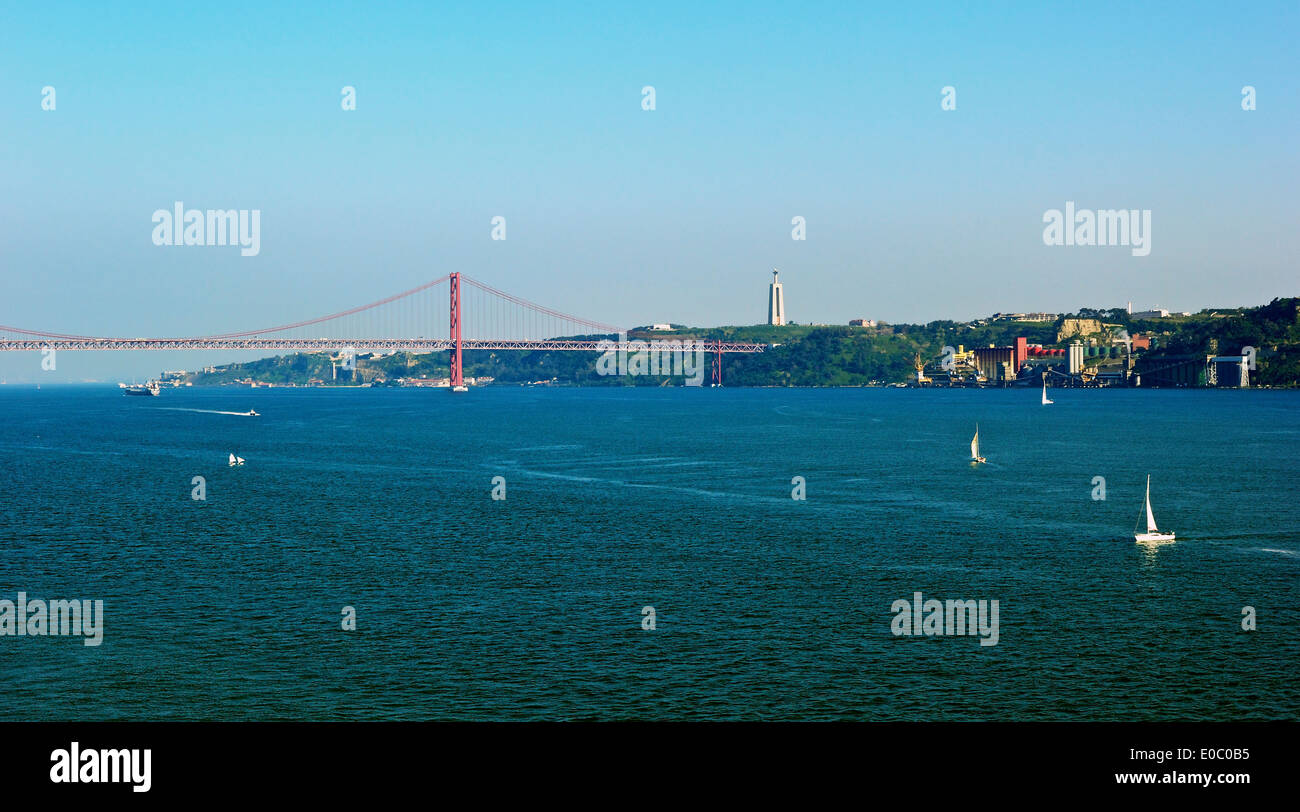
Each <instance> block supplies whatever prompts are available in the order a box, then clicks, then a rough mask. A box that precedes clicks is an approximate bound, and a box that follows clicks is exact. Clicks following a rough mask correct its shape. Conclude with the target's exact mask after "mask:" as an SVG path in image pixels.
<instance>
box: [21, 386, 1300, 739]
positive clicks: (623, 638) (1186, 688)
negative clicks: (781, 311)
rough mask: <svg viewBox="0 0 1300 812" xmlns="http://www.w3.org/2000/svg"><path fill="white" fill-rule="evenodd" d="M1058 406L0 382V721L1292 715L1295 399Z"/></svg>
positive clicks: (1299, 572)
mask: <svg viewBox="0 0 1300 812" xmlns="http://www.w3.org/2000/svg"><path fill="white" fill-rule="evenodd" d="M1053 397H1054V399H1055V400H1056V403H1055V405H1052V406H1048V407H1042V406H1040V405H1039V403H1038V399H1039V394H1038V392H1037V390H1033V391H960V390H958V391H903V390H878V389H876V390H872V389H845V390H742V389H721V390H717V389H707V388H705V389H636V390H623V389H619V390H614V389H544V388H535V389H519V388H505V387H502V388H487V389H482V390H474V391H472V392H470V393H468V394H465V395H460V396H453V395H452V394H451V393H449V392H447V391H445V390H439V391H414V390H391V391H384V390H337V391H321V390H315V391H312V390H298V391H294V390H284V389H276V390H261V391H249V390H244V389H240V390H235V389H220V390H190V391H165V392H164V393H163V395H162V396H161V397H159V398H126V397H122V396H121V394H120V393H119V392H118V390H117V389H115V388H112V389H110V388H106V387H65V388H58V387H45V388H43V389H41V390H36V389H34V388H31V387H21V388H20V387H15V386H13V385H9V386H5V387H0V409H2V410H3V415H4V418H3V420H2V421H0V545H2V546H0V550H2V555H3V557H2V559H0V561H2V563H0V598H3V599H9V600H16V598H17V593H18V592H20V591H23V592H26V593H27V595H28V596H29V597H31V598H44V599H57V598H91V599H95V598H98V599H102V600H103V601H104V603H105V614H106V620H105V636H104V642H103V644H102V645H101V646H99V647H87V646H83V645H82V644H81V642H79V641H78V640H77V639H73V638H66V637H10V636H4V637H0V669H3V673H4V675H5V682H4V688H3V689H0V718H3V719H170V718H198V719H363V718H383V719H696V718H717V719H867V720H871V719H891V720H892V719H1296V718H1298V717H1300V683H1297V682H1296V681H1295V679H1294V671H1295V668H1296V665H1297V663H1300V499H1297V496H1300V473H1298V466H1297V460H1300V393H1294V392H1259V391H1255V392H1227V391H1224V392H1215V391H1199V392H1193V391H1141V392H1133V391H1069V390H1061V391H1059V392H1057V393H1055V394H1054V395H1053ZM249 409H256V410H257V411H258V412H260V413H261V414H262V416H261V417H243V416H239V415H234V414H222V413H221V412H246V411H248V410H249ZM977 421H978V423H979V426H980V434H981V438H982V441H983V453H985V454H986V455H987V457H988V458H989V463H988V464H987V465H985V466H980V467H978V468H975V467H972V466H971V465H970V464H969V463H968V462H967V459H966V458H967V456H968V453H969V443H970V437H971V434H972V432H973V429H974V426H975V423H976V422H977ZM232 452H233V453H236V454H238V455H240V456H242V457H245V458H246V459H247V461H248V462H247V464H246V465H245V466H244V467H242V468H230V467H228V466H227V465H226V460H227V455H228V454H230V453H232ZM1148 473H1150V474H1151V475H1152V498H1153V502H1154V505H1155V512H1156V516H1157V518H1158V519H1159V521H1160V524H1161V526H1162V527H1163V528H1172V529H1173V530H1175V531H1176V532H1177V533H1178V538H1179V541H1178V542H1177V543H1175V544H1172V545H1166V546H1164V547H1161V548H1158V549H1144V548H1143V547H1140V546H1138V545H1136V544H1134V543H1133V540H1132V535H1131V534H1132V530H1133V526H1134V523H1135V521H1136V520H1137V518H1138V515H1139V511H1140V510H1141V505H1142V491H1143V487H1144V485H1145V481H1146V475H1147V474H1148ZM195 476H202V477H205V478H206V481H207V500H206V501H204V502H198V501H194V500H192V499H191V498H190V497H191V489H192V488H193V485H192V484H191V481H192V479H193V477H195ZM496 476H501V477H504V478H505V480H506V489H507V490H506V493H507V498H506V499H505V500H504V501H493V500H492V499H491V496H490V494H491V489H492V479H493V477H496ZM795 476H802V477H804V478H805V479H806V482H807V500H806V501H802V502H800V501H795V500H792V499H791V498H790V493H791V489H792V485H791V479H792V477H795ZM1098 476H1101V477H1104V478H1105V484H1106V499H1105V500H1104V501H1102V500H1094V499H1093V494H1094V484H1093V480H1094V477H1098ZM916 591H920V592H923V593H924V595H925V596H926V597H927V598H928V597H934V598H940V599H948V598H953V599H972V600H979V599H997V600H998V601H999V606H1000V614H999V618H1000V638H999V641H998V644H997V645H996V646H980V645H979V640H978V638H976V637H955V636H954V637H924V636H921V637H895V636H894V635H892V634H891V631H890V623H891V620H892V618H893V614H892V613H891V612H890V606H891V604H892V603H893V602H894V601H895V600H897V599H900V598H908V599H910V598H911V596H912V594H913V593H914V592H916ZM344 606H354V607H356V611H357V630H356V631H355V632H347V631H343V630H341V629H340V618H341V615H340V612H341V609H342V607H344ZM644 606H654V607H655V609H656V612H657V628H656V629H655V630H654V631H644V630H642V628H641V608H642V607H644ZM1244 606H1253V607H1254V608H1255V610H1256V612H1257V615H1258V621H1257V622H1258V630H1257V631H1254V632H1244V631H1242V630H1241V617H1242V608H1243V607H1244Z"/></svg>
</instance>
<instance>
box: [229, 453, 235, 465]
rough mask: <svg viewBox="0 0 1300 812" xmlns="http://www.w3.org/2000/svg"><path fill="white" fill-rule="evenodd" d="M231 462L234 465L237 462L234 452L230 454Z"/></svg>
mask: <svg viewBox="0 0 1300 812" xmlns="http://www.w3.org/2000/svg"><path fill="white" fill-rule="evenodd" d="M230 464H231V465H234V464H235V455H234V454H231V455H230Z"/></svg>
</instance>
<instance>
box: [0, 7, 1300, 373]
mask: <svg viewBox="0 0 1300 812" xmlns="http://www.w3.org/2000/svg"><path fill="white" fill-rule="evenodd" d="M903 5H904V4H884V5H876V4H867V3H849V2H844V3H802V4H789V3H763V2H748V3H719V4H700V3H663V4H655V7H654V8H642V7H635V8H634V7H632V6H631V5H630V4H611V3H563V4H556V5H555V7H554V8H552V7H551V5H550V4H516V3H496V4H487V5H484V4H464V5H450V4H411V5H399V4H362V3H357V4H339V5H335V6H332V7H331V8H330V9H321V8H317V7H315V6H314V5H309V4H302V5H290V4H273V3H272V4H267V3H257V4H240V3H233V2H225V3H215V4H213V3H201V4H194V3H158V4H140V5H133V7H131V8H105V7H99V6H98V5H92V4H58V3H54V4H43V5H36V4H32V5H30V6H28V7H26V8H16V7H13V6H12V5H10V6H9V7H7V8H6V11H5V19H4V24H3V26H0V191H2V192H3V194H2V195H0V324H14V325H18V326H22V327H31V328H35V329H42V330H50V331H56V332H69V333H76V334H91V335H132V336H136V335H195V334H205V333H215V332H228V331H234V330H239V329H244V328H250V329H251V328H255V327H259V326H262V325H265V324H277V323H283V322H288V321H295V320H299V319H303V318H309V317H312V316H316V315H321V314H324V313H328V312H334V311H337V310H341V309H343V308H346V307H350V306H352V305H355V304H360V303H363V302H366V301H370V300H373V299H377V298H381V297H383V296H386V295H389V294H391V293H395V292H398V291H401V290H405V289H407V288H410V287H414V286H415V285H417V284H420V283H421V282H424V281H426V280H428V279H431V278H434V277H437V276H441V275H442V274H445V273H447V272H449V271H453V270H458V271H462V272H464V273H467V274H469V275H471V276H473V277H475V278H477V279H480V280H483V281H484V282H487V283H489V284H491V285H494V286H496V287H498V288H502V289H504V290H507V291H510V292H511V293H514V294H516V295H519V296H523V297H525V298H528V299H531V300H534V301H538V302H540V303H542V304H546V305H550V306H553V307H557V308H559V309H561V310H565V311H569V312H573V313H576V314H578V315H582V316H586V317H589V318H592V319H595V320H598V321H603V322H609V323H616V324H645V323H650V322H660V321H673V322H682V323H688V324H703V325H713V324H737V323H740V324H744V323H755V322H758V321H761V320H762V319H763V317H764V308H765V304H766V284H767V282H768V281H769V279H770V269H771V268H772V267H773V266H775V267H779V268H781V269H782V281H783V282H784V283H785V285H786V297H787V309H788V315H789V317H790V318H791V319H792V320H794V321H797V322H825V323H844V322H846V321H847V320H848V319H850V318H862V317H866V318H877V319H884V320H888V321H926V320H930V319H936V318H955V319H964V318H972V317H976V316H980V315H986V314H988V313H991V312H994V311H1007V310H1047V311H1058V310H1067V309H1069V310H1073V309H1075V308H1077V307H1080V306H1091V307H1099V306H1122V305H1123V304H1124V303H1125V302H1127V301H1129V300H1131V301H1133V303H1134V305H1135V307H1138V308H1145V307H1151V306H1156V305H1161V306H1165V307H1168V308H1172V309H1176V310H1197V309H1200V308H1202V307H1208V306H1214V305H1242V304H1259V303H1263V302H1266V301H1268V300H1269V299H1271V298H1273V297H1274V296H1283V295H1296V294H1297V290H1296V287H1297V285H1296V279H1297V274H1296V272H1295V267H1294V257H1295V256H1296V255H1297V253H1300V252H1298V251H1297V248H1300V245H1298V242H1300V239H1298V238H1297V234H1298V233H1300V229H1297V228H1296V208H1295V204H1294V190H1295V189H1296V188H1297V181H1298V180H1300V159H1298V158H1297V150H1296V148H1295V145H1294V144H1295V140H1296V133H1297V131H1298V129H1300V128H1297V124H1298V123H1300V115H1297V103H1298V102H1300V98H1298V96H1300V92H1298V91H1297V81H1296V79H1297V76H1298V75H1300V70H1298V68H1300V64H1297V61H1298V60H1297V56H1296V55H1295V53H1296V50H1297V49H1295V47H1294V43H1295V41H1296V39H1297V34H1300V25H1298V23H1300V12H1298V11H1297V5H1296V4H1295V3H1277V4H1247V5H1245V6H1234V7H1229V6H1228V5H1226V4H1211V3H1170V4H1141V5H1140V6H1139V5H1137V4H1119V3H1115V4H1109V3H1108V4H1078V5H1073V6H1070V7H1059V4H1035V5H1033V6H1030V5H1028V4H1025V5H1024V6H1021V7H1017V6H1015V5H1010V4H999V5H997V6H983V5H982V4H981V5H980V7H976V8H972V7H969V6H968V4H964V3H954V4H927V5H926V6H925V7H924V8H916V9H910V8H905V7H903ZM47 85H49V86H53V87H54V88H55V89H56V94H57V96H56V100H57V108H56V109H55V110H54V111H44V110H42V109H41V98H42V96H41V88H42V87H45V86H47ZM345 85H351V86H354V87H355V88H356V92H357V109H356V110H355V111H351V112H344V111H342V110H341V109H340V104H339V101H340V90H341V88H342V87H343V86H345ZM645 85H652V86H654V87H655V90H656V107H657V109H655V110H654V111H649V112H647V111H644V110H642V109H641V88H642V87H643V86H645ZM946 85H951V86H954V87H955V88H956V91H957V109H956V110H954V111H943V110H941V109H940V100H941V89H942V88H943V87H944V86H946ZM1243 85H1253V86H1254V87H1255V88H1256V89H1257V103H1258V109H1256V110H1254V111H1250V112H1246V111H1243V110H1242V109H1241V104H1240V102H1241V88H1242V86H1243ZM177 200H180V201H184V202H185V204H186V205H187V206H193V207H196V208H204V209H206V208H242V209H260V210H261V212H262V215H261V217H262V224H261V228H262V234H261V253H260V254H259V255H258V256H256V257H241V256H240V255H239V252H238V250H237V249H229V248H219V247H213V248H208V247H190V248H184V249H171V248H162V247H157V246H155V245H153V243H152V242H151V240H150V236H151V233H152V228H153V224H152V222H151V216H152V213H153V211H154V210H155V209H159V208H170V207H171V205H172V203H173V202H174V201H177ZM1067 200H1073V201H1075V203H1076V205H1077V206H1078V207H1080V208H1093V209H1107V208H1136V209H1150V210H1151V211H1152V223H1153V225H1152V231H1153V233H1152V251H1151V254H1150V255H1149V256H1146V257H1134V256H1132V255H1131V253H1130V251H1129V250H1128V249H1127V248H1122V247H1090V248H1078V247H1075V248H1066V247H1049V246H1045V245H1044V244H1043V241H1042V231H1043V224H1042V215H1043V213H1044V212H1045V211H1046V210H1048V209H1052V208H1062V207H1063V206H1064V204H1065V202H1066V201H1067ZM497 215H501V216H504V217H506V218H507V223H508V239H506V240H505V241H493V240H491V239H490V231H491V225H490V221H491V218H492V217H494V216H497ZM796 215H799V216H803V217H805V218H806V220H807V239H806V240H805V241H794V240H791V238H790V231H791V225H790V220H791V218H792V217H793V216H796ZM66 356H67V354H66V353H65V354H63V355H61V357H60V359H59V362H60V371H59V376H60V377H62V378H65V379H81V378H104V379H112V378H114V377H123V376H130V375H140V376H147V375H152V374H155V373H156V372H157V371H158V370H159V369H161V368H164V367H167V368H173V367H176V366H191V367H192V366H193V365H195V364H196V363H197V362H198V361H196V360H195V358H194V357H193V356H188V355H186V356H179V355H178V356H164V355H162V354H92V353H82V354H78V355H77V356H76V357H74V358H68V357H66ZM230 357H231V356H229V355H228V354H221V353H217V354H211V355H205V356H200V357H199V358H200V360H206V361H210V362H218V363H219V362H222V361H225V360H229V359H230ZM38 364H39V356H36V355H30V354H23V355H21V356H20V355H18V354H5V355H4V356H0V376H3V377H6V378H8V379H9V380H23V379H33V380H34V379H37V376H36V375H35V374H34V370H35V369H38Z"/></svg>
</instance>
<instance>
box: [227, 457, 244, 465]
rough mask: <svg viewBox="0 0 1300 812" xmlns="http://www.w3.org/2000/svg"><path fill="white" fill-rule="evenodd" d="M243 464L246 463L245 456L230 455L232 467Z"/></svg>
mask: <svg viewBox="0 0 1300 812" xmlns="http://www.w3.org/2000/svg"><path fill="white" fill-rule="evenodd" d="M243 464H244V458H243V457H236V456H235V455H234V454H231V455H230V467H231V468H234V467H235V466H236V465H243Z"/></svg>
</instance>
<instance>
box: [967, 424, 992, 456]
mask: <svg viewBox="0 0 1300 812" xmlns="http://www.w3.org/2000/svg"><path fill="white" fill-rule="evenodd" d="M970 461H971V462H975V463H979V462H988V460H986V459H984V458H983V457H981V456H980V424H979V423H976V424H975V436H974V437H972V438H971V441H970Z"/></svg>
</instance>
